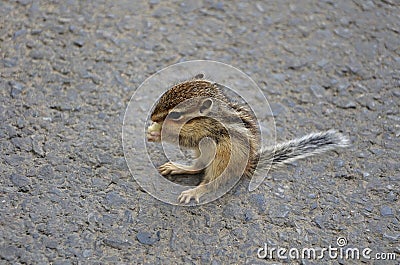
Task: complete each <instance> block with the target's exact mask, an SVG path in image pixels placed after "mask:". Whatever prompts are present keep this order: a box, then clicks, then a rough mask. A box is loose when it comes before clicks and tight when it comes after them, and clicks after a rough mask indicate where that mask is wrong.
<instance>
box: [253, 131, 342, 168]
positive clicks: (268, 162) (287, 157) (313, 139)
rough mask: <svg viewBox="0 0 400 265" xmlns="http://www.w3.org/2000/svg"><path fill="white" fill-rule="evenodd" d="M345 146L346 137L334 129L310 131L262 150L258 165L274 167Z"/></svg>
mask: <svg viewBox="0 0 400 265" xmlns="http://www.w3.org/2000/svg"><path fill="white" fill-rule="evenodd" d="M347 146H349V140H348V138H347V137H345V136H344V135H343V134H341V133H339V132H337V131H335V130H329V131H325V132H317V133H311V134H308V135H305V136H303V137H301V138H297V139H293V140H290V141H287V142H283V143H279V144H277V145H275V146H272V147H269V148H266V149H264V150H262V151H261V154H260V160H259V161H260V162H259V166H261V167H269V166H271V168H272V169H274V168H277V167H279V166H281V165H284V164H288V163H290V162H293V161H295V160H298V159H302V158H305V157H309V156H312V155H316V154H321V153H324V152H327V151H330V150H334V149H336V148H341V147H347Z"/></svg>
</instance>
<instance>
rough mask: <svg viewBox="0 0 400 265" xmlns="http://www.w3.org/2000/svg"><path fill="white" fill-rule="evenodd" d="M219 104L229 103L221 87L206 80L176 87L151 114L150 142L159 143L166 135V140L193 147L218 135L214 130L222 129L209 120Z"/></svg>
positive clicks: (191, 81)
mask: <svg viewBox="0 0 400 265" xmlns="http://www.w3.org/2000/svg"><path fill="white" fill-rule="evenodd" d="M216 100H218V101H222V102H226V101H227V99H226V97H225V96H224V95H223V94H222V93H221V91H220V90H219V89H218V86H217V85H216V84H215V83H212V82H210V81H207V80H202V79H201V80H190V81H186V82H183V83H180V84H177V85H175V86H173V87H172V88H171V89H169V90H168V91H167V92H165V93H164V94H163V95H162V96H161V98H160V99H159V101H158V102H157V104H156V106H155V108H154V110H153V112H152V114H151V117H150V118H151V120H152V121H153V124H152V125H151V126H150V127H149V128H148V140H149V141H160V140H161V131H163V138H164V137H165V139H166V140H171V139H169V138H171V137H174V138H175V139H176V140H179V141H180V142H181V144H183V145H186V146H193V145H196V144H197V143H198V141H200V140H201V139H202V138H203V137H207V136H210V135H218V132H215V130H221V128H220V127H221V126H220V125H219V124H218V122H217V121H215V120H213V119H210V118H208V117H207V114H208V113H209V112H210V111H211V110H212V108H213V106H214V102H215V101H216ZM163 127H164V128H163ZM168 136H169V137H168ZM185 139H186V140H185ZM176 140H175V141H176ZM175 141H173V142H175Z"/></svg>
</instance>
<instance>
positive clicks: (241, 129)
mask: <svg viewBox="0 0 400 265" xmlns="http://www.w3.org/2000/svg"><path fill="white" fill-rule="evenodd" d="M197 97H199V101H198V102H199V105H195V103H192V104H191V105H190V106H188V107H186V108H184V111H183V114H182V115H184V116H185V118H187V121H185V122H184V123H180V122H179V121H174V120H172V121H170V120H168V119H167V120H166V118H167V115H168V114H169V113H170V112H171V110H173V109H174V108H175V107H177V106H178V105H179V104H180V103H182V102H184V101H185V100H188V99H193V98H197ZM202 98H212V99H216V100H219V101H221V102H223V103H225V104H226V106H227V107H226V108H224V107H221V110H220V113H221V120H222V121H226V123H227V124H228V125H227V124H221V122H219V121H217V120H215V119H213V118H210V117H207V116H198V115H196V113H197V112H198V111H199V109H200V108H201V105H200V103H201V100H200V99H202ZM195 102H197V101H195ZM177 108H178V109H179V110H182V109H181V108H180V107H179V106H178V107H177ZM237 117H239V119H238V118H237ZM235 118H236V120H235ZM151 120H152V121H153V122H158V123H160V122H163V126H166V125H168V126H166V127H169V129H168V131H167V129H165V132H166V133H167V134H171V135H173V134H175V135H176V134H177V133H179V144H180V145H181V146H184V147H187V148H191V149H194V150H196V149H198V147H199V143H200V141H201V140H202V139H204V138H205V137H208V138H210V139H212V140H213V141H214V143H215V144H216V147H215V157H214V159H213V160H212V162H211V163H210V164H209V165H208V167H207V168H206V169H205V172H204V173H205V174H204V178H203V180H202V182H201V183H200V184H199V186H198V187H196V188H195V189H191V190H187V191H184V192H183V193H182V194H181V196H180V197H179V200H180V202H184V203H188V202H189V201H190V199H192V198H193V199H195V200H196V201H199V198H200V197H201V196H202V195H203V194H204V193H206V192H208V191H209V189H210V187H211V188H212V189H216V188H218V187H219V186H220V185H223V184H224V183H225V182H226V181H227V180H228V179H229V178H232V177H235V176H236V177H240V176H237V174H240V173H238V172H241V170H240V165H242V166H243V163H246V167H245V170H244V175H246V176H250V175H251V174H252V172H253V171H254V169H255V167H256V165H257V163H258V159H259V155H258V153H259V150H258V149H259V140H260V136H259V133H258V132H259V130H258V128H257V126H256V123H255V119H254V118H253V115H252V113H251V112H250V111H249V110H247V109H246V108H245V107H243V106H239V105H237V104H234V103H232V102H230V101H229V100H228V99H227V97H226V96H225V95H224V94H223V93H222V91H220V90H219V88H218V86H217V85H215V84H214V83H211V82H209V81H207V80H203V79H201V80H190V81H187V82H183V83H180V84H178V85H176V86H174V87H172V88H171V89H169V90H168V91H167V92H166V93H165V94H164V95H162V96H161V98H160V100H159V101H158V103H157V105H156V107H155V108H154V111H153V113H152V114H151ZM238 120H240V122H238ZM240 123H242V124H240ZM226 126H228V127H229V128H230V130H229V132H228V129H227V128H226ZM165 139H166V140H168V139H172V138H170V137H168V135H166V137H165ZM247 154H249V157H247ZM229 161H231V166H230V167H229V172H228V171H226V169H227V168H228V163H229ZM196 166H198V165H193V167H192V168H184V169H182V168H181V167H179V168H178V167H177V166H174V165H173V164H172V163H166V164H164V165H162V166H161V167H160V172H161V174H164V175H165V174H182V173H193V172H198V170H196ZM209 183H212V185H211V186H210V185H207V184H209Z"/></svg>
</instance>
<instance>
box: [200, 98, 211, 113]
mask: <svg viewBox="0 0 400 265" xmlns="http://www.w3.org/2000/svg"><path fill="white" fill-rule="evenodd" d="M212 105H213V101H212V99H211V98H207V99H205V100H204V101H203V102H202V103H201V106H200V113H201V114H207V113H208V112H209V111H210V110H211V108H212Z"/></svg>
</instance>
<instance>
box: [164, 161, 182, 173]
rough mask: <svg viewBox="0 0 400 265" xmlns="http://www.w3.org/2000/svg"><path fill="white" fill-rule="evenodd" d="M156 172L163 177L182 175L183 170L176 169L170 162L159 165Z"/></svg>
mask: <svg viewBox="0 0 400 265" xmlns="http://www.w3.org/2000/svg"><path fill="white" fill-rule="evenodd" d="M158 171H159V172H160V174H161V175H163V176H165V175H168V174H170V175H176V174H183V173H185V172H184V170H182V169H180V168H178V167H177V166H175V165H174V164H172V163H171V162H168V163H165V164H164V165H161V166H160V167H159V168H158Z"/></svg>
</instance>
